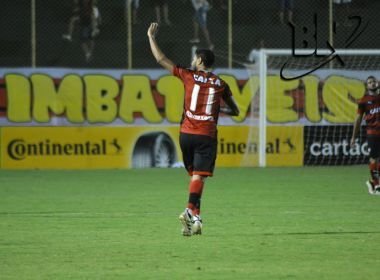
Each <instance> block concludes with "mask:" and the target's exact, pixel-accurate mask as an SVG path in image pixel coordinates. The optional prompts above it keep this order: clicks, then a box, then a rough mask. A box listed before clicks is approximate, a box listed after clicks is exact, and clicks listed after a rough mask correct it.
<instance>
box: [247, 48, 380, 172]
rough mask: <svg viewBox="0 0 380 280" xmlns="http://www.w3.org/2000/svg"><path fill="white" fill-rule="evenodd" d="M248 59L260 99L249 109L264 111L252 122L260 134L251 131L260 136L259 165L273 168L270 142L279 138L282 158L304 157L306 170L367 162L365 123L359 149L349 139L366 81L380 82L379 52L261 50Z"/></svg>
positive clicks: (358, 138)
mask: <svg viewBox="0 0 380 280" xmlns="http://www.w3.org/2000/svg"><path fill="white" fill-rule="evenodd" d="M249 60H250V62H251V63H249V64H248V65H247V67H246V68H247V71H248V72H249V75H253V76H258V77H259V79H258V80H259V83H260V87H259V94H258V95H259V97H260V98H259V99H260V100H259V101H258V100H256V99H252V104H251V108H257V106H259V107H260V110H259V115H260V116H259V117H258V121H257V122H252V124H255V125H256V126H257V127H258V129H257V127H255V125H254V126H253V127H252V129H251V130H252V131H259V136H258V137H259V139H260V141H259V143H260V144H261V145H260V153H259V158H260V160H259V165H260V166H266V165H272V164H268V163H269V160H270V156H271V155H270V153H269V152H268V143H269V142H270V139H272V141H273V139H277V141H278V143H279V145H280V147H282V153H283V155H284V157H289V156H290V155H291V154H292V153H297V152H298V153H302V161H303V165H345V164H363V163H367V162H368V154H369V152H368V145H367V142H366V134H365V123H362V126H361V130H360V133H359V135H358V137H357V140H356V142H355V145H353V146H350V139H351V135H352V128H353V125H352V124H353V121H354V119H355V117H356V112H357V101H358V100H359V99H360V98H361V97H362V96H363V95H364V93H365V80H366V79H367V77H368V76H371V75H372V76H375V77H376V78H378V79H380V50H347V49H344V50H336V52H335V53H333V54H331V50H318V53H313V51H309V50H279V49H261V50H253V51H252V52H251V54H250V56H249ZM252 90H257V89H256V88H254V87H253V88H252ZM250 117H251V119H252V120H253V119H254V110H252V112H251V116H250ZM252 133H253V132H252ZM300 150H302V151H300ZM289 160H291V158H289ZM274 165H276V164H274Z"/></svg>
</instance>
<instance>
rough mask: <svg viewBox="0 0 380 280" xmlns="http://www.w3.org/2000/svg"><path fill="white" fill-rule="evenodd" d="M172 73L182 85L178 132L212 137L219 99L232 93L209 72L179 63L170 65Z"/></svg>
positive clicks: (216, 119)
mask: <svg viewBox="0 0 380 280" xmlns="http://www.w3.org/2000/svg"><path fill="white" fill-rule="evenodd" d="M173 75H174V76H177V77H178V78H180V79H181V80H182V82H183V84H184V87H185V99H184V105H183V115H182V121H181V132H184V133H189V134H201V135H208V136H211V137H216V133H217V127H216V126H217V123H218V116H219V110H220V104H221V100H222V99H223V97H225V96H231V95H232V93H231V90H230V88H229V86H228V85H227V83H226V82H225V81H223V80H222V79H221V78H219V77H218V76H217V75H215V74H213V73H211V72H204V71H194V70H190V69H185V68H182V67H179V66H175V67H174V68H173Z"/></svg>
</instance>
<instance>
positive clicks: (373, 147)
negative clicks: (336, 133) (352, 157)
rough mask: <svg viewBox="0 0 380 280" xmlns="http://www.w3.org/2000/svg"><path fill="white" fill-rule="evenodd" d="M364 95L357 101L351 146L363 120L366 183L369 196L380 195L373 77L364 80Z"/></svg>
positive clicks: (379, 104) (379, 105)
mask: <svg viewBox="0 0 380 280" xmlns="http://www.w3.org/2000/svg"><path fill="white" fill-rule="evenodd" d="M366 89H367V90H366V93H365V95H364V96H363V97H362V98H361V99H360V100H359V103H358V111H357V116H356V119H355V121H354V130H353V133H352V138H351V146H352V145H353V144H354V143H355V137H356V135H357V133H358V132H359V129H360V124H361V122H362V120H363V117H364V120H365V122H366V125H367V128H366V130H367V140H368V147H369V150H370V153H369V170H370V174H371V179H370V180H368V181H367V183H366V184H367V187H368V192H369V194H377V195H380V185H379V174H380V94H379V82H378V81H377V80H376V78H375V77H373V76H369V77H368V78H367V80H366Z"/></svg>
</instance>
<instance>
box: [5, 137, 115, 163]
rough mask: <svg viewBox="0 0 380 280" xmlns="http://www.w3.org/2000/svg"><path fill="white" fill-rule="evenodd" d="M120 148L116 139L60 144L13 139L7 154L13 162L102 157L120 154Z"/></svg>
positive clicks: (47, 141) (47, 140) (48, 141)
mask: <svg viewBox="0 0 380 280" xmlns="http://www.w3.org/2000/svg"><path fill="white" fill-rule="evenodd" d="M121 152H122V147H121V146H120V145H119V143H118V141H117V139H116V138H115V139H113V140H112V141H107V140H105V139H102V140H99V141H84V142H77V143H76V142H72V143H62V142H54V141H51V140H49V139H45V140H42V141H38V142H28V141H26V140H25V139H21V138H20V139H13V140H11V141H10V142H9V143H8V146H7V153H8V156H9V157H10V158H11V159H13V160H24V159H26V158H28V157H32V156H33V157H54V156H102V155H110V154H111V155H112V154H120V153H121Z"/></svg>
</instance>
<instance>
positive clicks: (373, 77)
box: [365, 76, 376, 83]
mask: <svg viewBox="0 0 380 280" xmlns="http://www.w3.org/2000/svg"><path fill="white" fill-rule="evenodd" d="M371 79H372V80H375V81H376V78H375V76H369V77H368V78H367V80H365V81H366V83H368V81H369V80H371Z"/></svg>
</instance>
